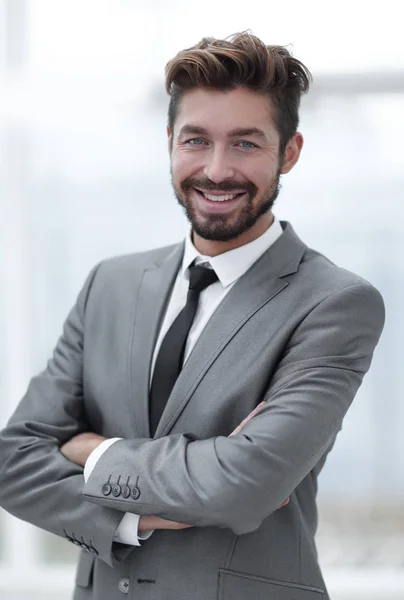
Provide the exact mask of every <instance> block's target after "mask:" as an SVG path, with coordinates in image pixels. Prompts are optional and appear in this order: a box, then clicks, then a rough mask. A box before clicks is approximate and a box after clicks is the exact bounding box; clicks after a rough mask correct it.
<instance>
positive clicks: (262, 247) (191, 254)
mask: <svg viewBox="0 0 404 600" xmlns="http://www.w3.org/2000/svg"><path fill="white" fill-rule="evenodd" d="M281 234H282V227H281V224H280V223H279V221H278V220H277V219H276V217H275V218H274V221H273V223H272V225H271V226H270V227H269V228H268V229H267V230H266V231H265V232H264V233H263V234H262V235H261V236H260V237H259V238H257V239H255V240H253V241H252V242H250V243H249V244H245V245H244V246H240V247H239V248H235V249H234V250H229V251H228V252H224V253H223V254H219V255H218V256H203V255H201V254H199V252H198V251H197V249H196V248H195V246H194V245H193V243H192V240H191V235H190V233H189V234H188V235H187V236H186V238H185V249H184V257H183V260H182V264H181V268H180V269H179V271H178V274H177V278H176V280H175V283H174V287H173V290H172V293H171V297H170V300H169V302H168V305H167V309H166V313H165V316H164V320H163V324H162V326H161V330H160V333H159V336H158V339H157V342H156V346H155V348H154V354H153V361H152V368H151V375H150V384H151V381H152V375H153V371H154V365H155V363H156V358H157V354H158V351H159V349H160V346H161V343H162V341H163V338H164V336H165V334H166V333H167V331H168V329H169V328H170V326H171V324H172V323H173V322H174V320H175V319H176V317H177V316H178V314H179V313H180V312H181V310H182V309H183V308H184V306H185V304H186V300H187V294H188V287H189V270H188V267H189V266H190V265H191V264H192V263H193V262H194V261H195V264H201V263H209V265H210V266H211V267H212V269H214V271H215V273H216V275H217V276H218V281H216V282H215V283H213V284H212V285H210V286H209V287H207V288H206V289H205V290H203V291H202V292H201V294H200V296H199V303H198V308H197V312H196V314H195V318H194V320H193V322H192V326H191V329H190V331H189V334H188V337H187V342H186V346H185V354H184V363H185V362H186V361H187V359H188V357H189V355H190V353H191V351H192V349H193V347H194V345H195V343H196V341H197V339H198V338H199V336H200V335H201V333H202V331H203V329H204V327H205V325H206V324H207V322H208V321H209V319H210V317H211V316H212V314H213V313H214V311H215V310H216V309H217V307H218V306H219V304H220V303H221V302H222V300H223V298H224V297H225V296H226V294H228V293H229V291H230V290H231V288H232V287H233V286H234V285H235V283H236V282H237V280H238V279H240V277H241V276H242V275H244V273H246V272H247V271H248V269H249V268H250V267H251V266H252V265H253V264H254V263H255V262H256V261H257V260H258V259H259V258H260V257H261V255H262V254H263V253H264V252H265V251H266V250H268V248H269V247H270V246H271V245H272V244H273V243H274V242H275V241H276V240H277V239H278V238H279V236H280V235H281ZM119 439H121V438H111V439H109V440H105V441H104V442H102V443H101V444H100V445H99V446H98V448H96V449H95V450H94V451H93V452H92V453H91V454H90V456H89V457H88V459H87V462H86V464H85V467H84V479H85V481H86V482H87V480H88V478H89V477H90V475H91V472H92V471H93V469H94V467H95V465H96V463H97V461H98V460H99V458H100V457H101V456H102V454H103V453H104V452H106V451H107V450H108V448H109V447H110V446H111V445H112V444H113V443H114V442H116V441H117V440H119ZM139 518H140V517H139V515H135V514H133V513H125V514H124V517H123V519H122V521H121V522H120V524H119V526H118V528H117V530H116V532H115V535H114V540H115V541H117V542H121V543H123V544H129V545H132V546H140V542H139V540H145V539H147V538H149V537H150V536H151V534H152V533H153V531H154V530H149V531H143V532H141V534H139V533H138V525H139Z"/></svg>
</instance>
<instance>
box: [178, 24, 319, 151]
mask: <svg viewBox="0 0 404 600" xmlns="http://www.w3.org/2000/svg"><path fill="white" fill-rule="evenodd" d="M311 80H312V76H311V73H310V71H309V70H308V69H307V67H305V65H304V64H303V63H301V62H300V61H299V60H297V59H296V58H293V56H292V55H291V53H290V52H289V51H288V50H287V48H285V47H284V46H266V45H265V44H264V43H263V42H262V41H261V40H260V39H259V38H257V37H256V36H254V35H252V34H250V33H249V32H242V33H236V34H234V35H232V36H230V37H229V38H227V39H225V40H218V39H215V38H202V40H201V41H200V42H199V43H198V44H196V45H195V46H193V47H192V48H188V49H186V50H182V51H181V52H179V53H178V54H177V55H176V56H175V57H174V58H173V59H172V60H170V61H169V63H168V64H167V66H166V90H167V93H168V94H169V95H170V103H169V107H168V125H169V127H170V129H171V130H173V127H174V123H175V119H176V117H177V113H178V109H179V105H180V102H181V98H182V96H183V94H184V92H185V91H187V90H190V89H193V88H197V87H204V88H211V89H216V90H223V91H230V90H233V89H236V88H239V87H242V88H247V89H250V90H253V91H256V92H259V93H261V94H264V95H267V96H268V97H270V98H271V101H272V104H273V106H274V121H275V122H274V124H275V127H276V128H277V130H278V133H279V136H280V152H281V153H282V154H283V152H284V150H285V148H286V145H287V143H288V141H289V140H290V138H291V137H292V136H293V135H294V134H295V133H296V131H297V127H298V124H299V106H300V97H301V94H302V93H304V92H307V91H308V89H309V85H310V82H311Z"/></svg>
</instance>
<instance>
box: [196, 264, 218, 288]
mask: <svg viewBox="0 0 404 600" xmlns="http://www.w3.org/2000/svg"><path fill="white" fill-rule="evenodd" d="M217 280H218V276H217V275H216V273H215V272H214V270H213V269H209V268H208V267H202V266H201V265H193V266H191V267H189V289H190V290H195V291H196V292H202V291H203V290H204V289H206V288H207V287H208V286H209V285H211V284H212V283H215V281H217Z"/></svg>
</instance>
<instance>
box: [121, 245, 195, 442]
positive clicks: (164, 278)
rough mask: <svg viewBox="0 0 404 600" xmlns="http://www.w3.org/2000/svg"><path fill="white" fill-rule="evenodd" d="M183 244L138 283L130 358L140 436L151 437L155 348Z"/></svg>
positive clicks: (131, 398) (136, 425)
mask: <svg viewBox="0 0 404 600" xmlns="http://www.w3.org/2000/svg"><path fill="white" fill-rule="evenodd" d="M183 251H184V245H183V244H179V245H178V246H176V247H175V248H174V249H173V251H172V252H171V253H170V254H169V256H168V257H167V258H165V259H164V260H163V261H160V262H156V263H154V264H153V265H151V266H150V267H147V268H146V269H145V270H144V272H143V276H142V281H141V283H140V285H139V290H138V300H137V306H136V315H135V320H134V329H133V334H132V343H131V353H130V360H129V377H130V381H131V394H130V403H131V411H132V414H133V411H135V427H136V431H137V434H138V436H139V437H150V424H149V380H150V368H151V362H152V358H153V350H154V346H155V344H156V341H157V336H158V332H159V329H160V325H161V321H162V318H163V316H164V309H165V306H166V303H167V301H168V299H169V294H170V293H171V290H172V287H173V285H174V281H175V278H176V275H177V271H178V269H179V265H180V262H181V260H182V256H183Z"/></svg>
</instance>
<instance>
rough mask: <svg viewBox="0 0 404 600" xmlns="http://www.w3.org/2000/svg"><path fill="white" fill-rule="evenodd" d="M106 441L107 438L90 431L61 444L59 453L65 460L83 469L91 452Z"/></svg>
mask: <svg viewBox="0 0 404 600" xmlns="http://www.w3.org/2000/svg"><path fill="white" fill-rule="evenodd" d="M107 439H108V438H106V437H103V436H102V435H98V433H92V432H91V431H88V432H86V433H79V434H78V435H75V436H74V437H72V439H71V440H69V441H68V442H66V443H65V444H63V446H61V448H60V451H61V452H62V454H64V455H65V457H66V458H67V459H69V460H71V461H72V462H74V463H76V464H77V465H80V466H82V467H84V465H85V464H86V460H87V458H88V457H89V456H90V454H91V452H92V451H93V450H95V449H96V448H97V447H98V446H99V445H100V444H101V443H102V442H103V441H105V440H107Z"/></svg>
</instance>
